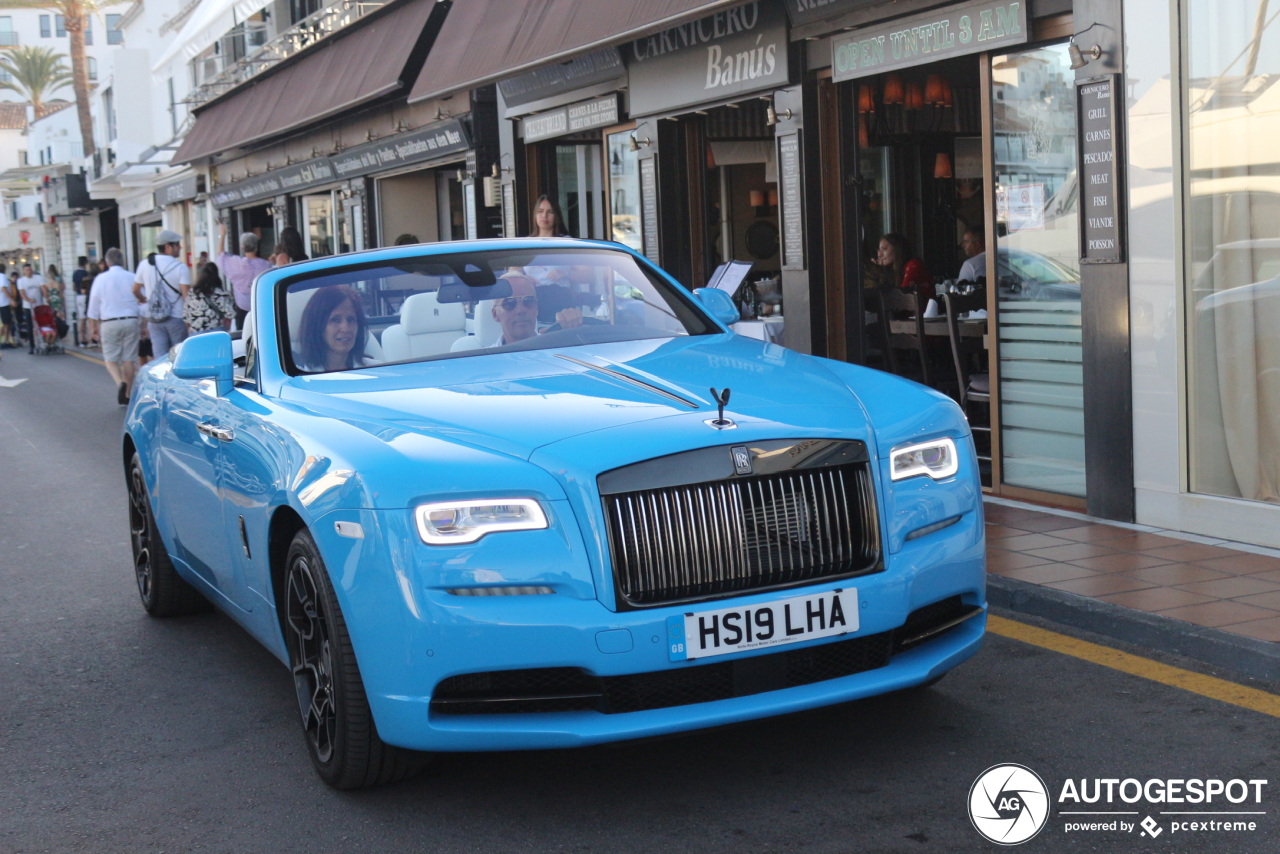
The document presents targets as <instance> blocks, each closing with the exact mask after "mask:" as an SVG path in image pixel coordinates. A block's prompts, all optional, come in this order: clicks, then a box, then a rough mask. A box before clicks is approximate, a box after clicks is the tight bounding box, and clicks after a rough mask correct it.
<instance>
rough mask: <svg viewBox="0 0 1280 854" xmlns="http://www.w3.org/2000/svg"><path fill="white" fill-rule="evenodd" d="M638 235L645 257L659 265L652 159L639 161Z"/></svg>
mask: <svg viewBox="0 0 1280 854" xmlns="http://www.w3.org/2000/svg"><path fill="white" fill-rule="evenodd" d="M640 233H641V238H642V240H643V241H644V254H645V257H646V258H648V259H649V260H650V261H652V262H653V263H655V264H661V263H662V258H661V253H660V252H659V247H658V161H657V158H654V157H645V158H643V159H642V160H641V161H640Z"/></svg>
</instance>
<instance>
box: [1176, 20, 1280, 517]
mask: <svg viewBox="0 0 1280 854" xmlns="http://www.w3.org/2000/svg"><path fill="white" fill-rule="evenodd" d="M1186 9H1187V18H1186V20H1187V47H1188V51H1189V55H1188V57H1187V63H1186V65H1185V67H1186V68H1187V69H1188V70H1187V74H1188V78H1187V79H1186V80H1185V81H1184V86H1185V91H1186V94H1185V98H1184V99H1183V100H1184V103H1185V104H1186V109H1187V121H1186V127H1185V133H1186V135H1187V141H1188V145H1187V147H1188V150H1189V152H1190V155H1189V156H1190V168H1189V170H1188V171H1187V173H1186V174H1187V184H1186V196H1185V205H1184V222H1185V237H1186V239H1185V241H1184V243H1185V247H1186V248H1185V252H1186V287H1187V300H1186V304H1187V311H1188V313H1187V326H1188V334H1187V340H1188V347H1189V353H1188V362H1187V377H1188V384H1189V389H1188V397H1189V399H1188V406H1187V412H1188V415H1189V420H1190V425H1189V436H1190V442H1189V450H1190V464H1191V476H1190V486H1191V489H1192V491H1193V492H1203V493H1209V494H1212V495H1224V496H1231V497H1240V498H1246V499H1252V500H1256V501H1271V502H1276V501H1280V150H1278V149H1277V147H1276V144H1275V134H1274V133H1273V132H1272V127H1271V124H1270V123H1272V122H1276V121H1277V120H1280V34H1278V33H1277V32H1276V27H1275V25H1274V24H1275V20H1276V17H1275V15H1274V14H1271V15H1270V17H1265V16H1264V15H1265V13H1266V4H1265V3H1262V4H1261V8H1259V4H1258V3H1239V4H1226V5H1223V4H1219V3H1214V2H1210V0H1188V2H1187V4H1186Z"/></svg>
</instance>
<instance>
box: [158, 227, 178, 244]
mask: <svg viewBox="0 0 1280 854" xmlns="http://www.w3.org/2000/svg"><path fill="white" fill-rule="evenodd" d="M181 242H182V235H181V234H178V233H177V232H176V231H170V230H169V229H167V228H166V229H164V230H163V231H161V232H160V233H159V234H157V235H156V246H168V245H169V244H170V243H181Z"/></svg>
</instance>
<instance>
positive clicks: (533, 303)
mask: <svg viewBox="0 0 1280 854" xmlns="http://www.w3.org/2000/svg"><path fill="white" fill-rule="evenodd" d="M517 304H519V305H523V306H524V307H525V308H536V307H537V305H538V298H537V297H535V296H528V297H507V298H506V299H504V300H501V301H499V303H498V305H500V306H502V308H503V309H504V310H506V311H515V309H516V305H517Z"/></svg>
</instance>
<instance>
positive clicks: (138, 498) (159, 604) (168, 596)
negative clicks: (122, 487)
mask: <svg viewBox="0 0 1280 854" xmlns="http://www.w3.org/2000/svg"><path fill="white" fill-rule="evenodd" d="M128 487H129V543H130V545H132V547H133V574H134V578H135V579H136V580H137V582H138V595H139V596H140V597H141V599H142V607H143V608H145V609H146V611H147V613H148V614H150V615H151V616H153V617H178V616H182V615H184V614H193V613H195V612H197V611H203V610H206V609H207V608H208V607H209V603H208V601H207V600H206V599H205V598H204V597H203V596H201V595H200V593H199V591H197V590H196V589H195V588H194V587H192V586H191V585H190V584H188V583H187V582H186V580H184V579H183V578H182V576H180V575H178V571H177V570H176V569H174V567H173V561H171V560H170V559H169V552H168V551H167V550H166V549H165V547H164V542H163V541H162V540H161V539H160V532H159V531H158V530H157V528H156V520H155V516H154V515H153V514H152V512H151V500H150V498H149V497H148V496H147V481H146V478H145V476H144V475H143V473H142V460H141V459H140V458H139V457H138V455H137V454H136V453H135V454H134V455H133V458H132V459H130V460H129V474H128Z"/></svg>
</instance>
